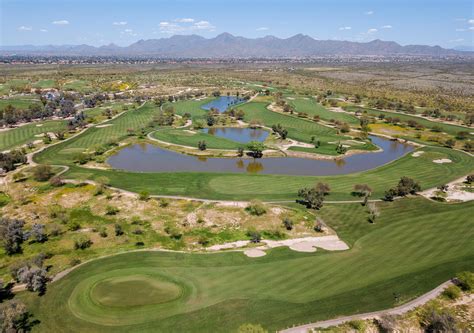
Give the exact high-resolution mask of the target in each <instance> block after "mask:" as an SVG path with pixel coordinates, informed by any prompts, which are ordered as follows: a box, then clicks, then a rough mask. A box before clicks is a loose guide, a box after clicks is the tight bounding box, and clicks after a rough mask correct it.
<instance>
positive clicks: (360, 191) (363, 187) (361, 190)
mask: <svg viewBox="0 0 474 333" xmlns="http://www.w3.org/2000/svg"><path fill="white" fill-rule="evenodd" d="M353 193H354V194H355V195H357V196H359V197H364V201H363V202H362V205H363V206H365V205H367V202H368V201H369V197H370V196H371V195H372V189H371V188H370V186H369V185H367V184H356V185H354V192H353Z"/></svg>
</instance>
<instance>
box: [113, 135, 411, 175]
mask: <svg viewBox="0 0 474 333" xmlns="http://www.w3.org/2000/svg"><path fill="white" fill-rule="evenodd" d="M371 138H372V142H373V143H374V144H376V145H377V146H379V147H381V148H382V149H383V151H382V152H375V153H363V154H358V155H352V156H348V157H346V158H344V159H338V160H313V159H306V158H298V157H271V158H262V159H251V158H239V157H234V158H218V157H212V158H205V157H197V156H190V155H185V154H181V153H177V152H174V151H171V150H167V149H163V148H160V147H157V146H154V145H151V144H136V145H132V146H129V147H126V148H124V149H122V150H120V151H119V152H118V153H117V154H115V155H113V156H111V157H110V158H109V159H108V160H107V162H108V163H109V164H110V166H112V167H113V168H115V169H122V170H128V171H138V172H192V171H194V172H233V173H260V174H279V175H301V176H302V175H305V176H325V175H342V174H348V173H353V172H359V171H364V170H369V169H373V168H375V167H378V166H381V165H383V164H386V163H388V162H391V161H393V160H396V159H397V158H399V157H401V156H403V155H404V154H406V153H408V152H410V151H412V150H413V149H414V147H413V146H411V145H407V144H403V143H399V142H396V141H390V140H387V139H384V138H380V137H375V136H371Z"/></svg>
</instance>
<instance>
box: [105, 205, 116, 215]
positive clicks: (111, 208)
mask: <svg viewBox="0 0 474 333" xmlns="http://www.w3.org/2000/svg"><path fill="white" fill-rule="evenodd" d="M119 211H120V210H119V209H118V208H117V207H114V206H107V207H106V208H105V215H117V213H118V212H119Z"/></svg>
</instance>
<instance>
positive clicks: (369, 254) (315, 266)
mask: <svg viewBox="0 0 474 333" xmlns="http://www.w3.org/2000/svg"><path fill="white" fill-rule="evenodd" d="M379 206H380V209H381V211H382V214H381V216H380V217H379V219H378V220H377V222H376V223H375V224H372V225H368V224H367V222H364V221H363V217H364V214H363V212H360V211H358V212H357V213H356V215H355V216H353V217H352V216H351V219H350V220H347V219H346V220H344V217H346V218H347V216H349V214H350V212H346V213H345V215H344V216H341V215H340V213H339V211H338V210H337V209H334V210H331V211H330V212H328V213H327V214H326V215H325V216H326V218H327V219H328V220H327V223H329V224H330V225H331V223H332V222H331V221H330V220H329V219H330V218H333V219H336V220H337V222H336V224H337V226H338V227H339V228H340V230H341V231H342V230H345V232H347V234H348V235H352V237H353V247H352V248H351V249H350V250H348V251H342V252H326V251H322V250H321V251H317V252H316V253H314V254H303V253H296V252H292V251H290V250H287V249H275V250H273V251H271V252H270V253H269V254H268V255H267V256H265V257H262V258H247V257H245V256H244V255H243V254H241V253H237V252H229V253H222V254H184V253H169V252H135V253H127V254H123V255H118V256H114V257H109V258H105V259H101V260H96V261H93V262H91V263H88V264H85V265H83V266H81V267H79V268H77V269H76V270H74V271H72V272H71V273H70V274H69V275H67V276H66V277H65V278H63V279H61V280H59V281H58V282H55V283H53V284H51V285H50V286H49V288H48V291H47V293H46V295H45V296H43V297H38V296H35V295H33V294H32V293H23V294H22V295H21V296H20V297H21V298H22V299H23V300H24V301H25V302H26V303H27V304H28V308H29V309H30V310H31V312H32V313H33V314H34V316H35V318H36V319H38V320H39V321H40V324H39V325H38V326H37V327H36V330H37V331H39V332H57V331H87V332H138V331H139V332H202V331H213V332H229V331H234V330H236V328H237V327H238V326H239V325H241V324H242V323H245V322H251V323H260V324H262V325H263V326H264V327H265V328H266V329H268V330H271V331H274V330H277V329H281V328H285V327H288V326H291V325H294V324H302V323H307V322H311V321H316V320H322V319H328V318H332V317H335V316H339V315H346V314H352V313H360V312H367V311H373V310H378V309H382V308H388V307H391V306H394V305H397V304H399V303H400V302H406V301H408V300H409V299H411V298H413V297H415V296H417V295H420V294H422V293H423V292H426V291H428V290H430V289H432V288H433V287H435V286H436V285H438V284H440V283H441V282H443V281H445V280H447V279H449V278H451V277H452V276H453V275H454V274H455V273H456V272H459V271H462V270H466V269H470V268H472V265H473V264H474V255H473V253H474V243H473V242H472V238H473V237H474V224H473V223H474V221H473V220H472V218H470V216H471V215H472V211H473V209H474V204H473V203H465V204H458V205H446V204H440V203H433V202H429V201H426V200H424V199H406V200H402V201H398V202H394V203H383V204H380V205H379ZM338 207H339V206H338ZM340 209H341V210H344V209H343V208H342V207H341V208H340ZM360 219H362V220H360ZM359 220H360V221H359ZM351 222H352V223H354V224H356V225H357V226H356V227H355V228H356V229H357V230H359V233H358V234H354V233H353V232H352V231H351V228H352V227H353V226H351ZM137 274H139V275H141V276H143V275H146V276H148V277H149V278H150V279H153V278H156V277H157V279H166V280H167V281H171V282H172V283H173V284H174V285H176V286H179V288H180V289H181V290H182V292H181V294H180V297H179V298H177V299H175V300H171V301H168V302H165V303H156V304H152V305H147V306H129V307H126V308H120V306H119V305H120V304H117V305H118V306H117V307H112V306H105V305H101V304H100V303H98V302H97V301H96V299H95V298H94V295H93V294H91V289H92V288H93V287H94V286H95V285H96V284H97V283H100V281H104V280H105V279H108V278H116V277H122V278H125V279H126V278H127V277H133V276H136V275H137ZM129 298H130V297H129V296H126V297H125V299H124V300H123V301H124V302H127V301H128V299H129ZM118 303H120V302H118Z"/></svg>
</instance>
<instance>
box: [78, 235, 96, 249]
mask: <svg viewBox="0 0 474 333" xmlns="http://www.w3.org/2000/svg"><path fill="white" fill-rule="evenodd" d="M91 245H92V241H91V240H90V239H89V237H87V236H86V235H79V236H77V237H76V238H75V239H74V250H84V249H87V248H88V247H90V246H91Z"/></svg>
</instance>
